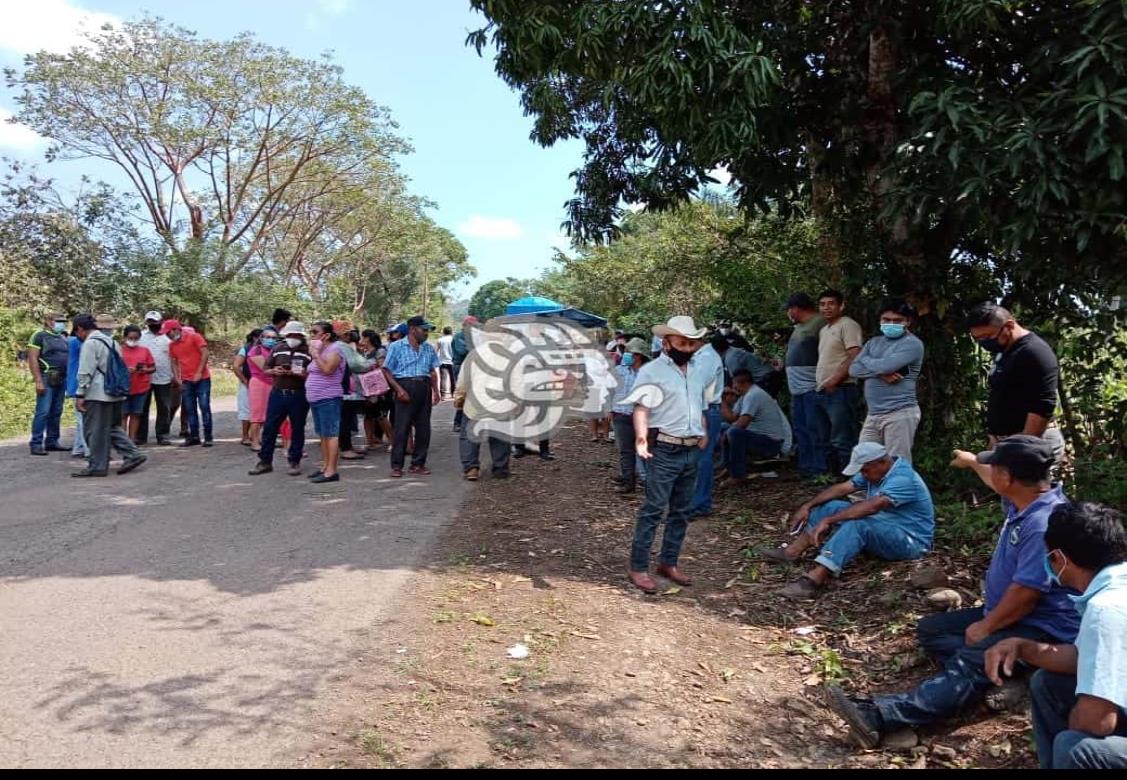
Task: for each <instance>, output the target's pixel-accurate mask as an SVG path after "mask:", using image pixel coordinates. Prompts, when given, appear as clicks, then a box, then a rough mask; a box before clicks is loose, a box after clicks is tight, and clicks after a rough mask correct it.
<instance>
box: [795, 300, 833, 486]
mask: <svg viewBox="0 0 1127 780" xmlns="http://www.w3.org/2000/svg"><path fill="white" fill-rule="evenodd" d="M787 317H788V318H789V319H790V321H791V322H792V323H794V332H793V333H791V335H790V341H789V342H787V357H786V371H787V386H788V387H789V388H790V423H791V427H792V428H793V429H794V440H795V444H797V445H798V469H799V471H800V472H802V476H804V477H816V476H818V475H820V474H824V473H825V471H826V458H825V454H824V453H823V452H821V451H820V450H819V449H818V435H817V428H816V426H817V420H818V418H817V410H816V408H815V397H816V396H815V393H814V391H815V390H816V389H817V385H818V382H817V379H816V377H817V372H818V333H819V332H821V330H822V328H823V327H825V325H826V321H825V320H824V319H823V318H822V315H821V314H819V313H818V307H817V306H815V305H814V301H813V300H811V298H810V296H809V295H807V294H806V293H795V294H794V295H792V296H791V297H790V298H788V299H787ZM826 436H827V437H828V436H829V433H828V432H827V433H826Z"/></svg>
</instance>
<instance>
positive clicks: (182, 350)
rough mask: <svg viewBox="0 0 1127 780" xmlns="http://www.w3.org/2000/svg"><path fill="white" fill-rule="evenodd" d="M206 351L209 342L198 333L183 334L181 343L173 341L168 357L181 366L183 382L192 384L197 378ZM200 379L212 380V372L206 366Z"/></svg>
mask: <svg viewBox="0 0 1127 780" xmlns="http://www.w3.org/2000/svg"><path fill="white" fill-rule="evenodd" d="M205 349H207V341H206V340H205V339H204V337H203V336H201V335H200V334H198V333H183V334H182V335H181V336H180V340H179V341H173V342H172V343H171V344H170V345H169V346H168V356H169V357H170V358H172V359H173V360H175V361H176V362H177V363H179V364H180V381H181V382H191V381H192V380H194V379H195V378H196V372H197V371H199V370H200V362H201V361H202V359H203V351H204V350H205ZM200 379H211V372H210V371H209V370H208V368H207V366H206V365H205V366H204V367H203V374H201V375H200Z"/></svg>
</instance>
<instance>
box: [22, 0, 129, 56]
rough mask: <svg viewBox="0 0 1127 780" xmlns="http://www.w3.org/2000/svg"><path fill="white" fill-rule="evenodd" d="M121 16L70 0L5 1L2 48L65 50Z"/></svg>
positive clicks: (28, 52) (78, 43) (26, 52)
mask: <svg viewBox="0 0 1127 780" xmlns="http://www.w3.org/2000/svg"><path fill="white" fill-rule="evenodd" d="M119 21H120V20H119V19H118V18H117V17H116V16H112V15H111V14H106V13H101V12H99V11H88V10H86V9H85V8H80V7H79V6H77V5H75V4H74V3H71V2H68V0H23V2H9V3H4V14H3V23H0V50H3V51H9V52H14V53H16V54H32V53H34V52H37V51H40V50H42V49H46V50H47V51H52V52H66V51H69V50H70V49H71V48H72V47H74V46H80V45H82V44H83V43H84V42H85V40H86V39H85V36H84V33H88V32H96V31H97V30H98V29H99V28H101V26H102V25H104V24H107V23H109V24H116V23H118V22H119Z"/></svg>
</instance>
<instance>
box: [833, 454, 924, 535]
mask: <svg viewBox="0 0 1127 780" xmlns="http://www.w3.org/2000/svg"><path fill="white" fill-rule="evenodd" d="M892 460H893V462H892V468H891V469H889V470H888V473H887V474H885V475H884V479H882V480H881V481H880V482H877V483H873V482H870V481H869V480H867V479H865V476H864V475H863V474H857V475H856V476H854V477H853V486H854V487H856V488H858V489H860V490H864V491H865V498H866V499H870V498H876V497H877V496H887V497H888V499H889V500H890V501H891V502H892V506H889V507H886V508H885V509H882V510H881V511H880V512H879V514H881V515H883V516H885V517H889V518H891V519H893V520H895V521H896V522H897V523H898V524H899V525H900V528H901V529H902V530H903V531H904V533H905V534H907V535H908V536H910V537H911V538H912V539H913V540H915V541H916V542H919V543H920V544H922V545H924V546H925V547H927V548H929V549H930V548H931V539H932V537H933V536H934V535H935V506H934V505H933V504H932V503H931V491H930V490H928V489H927V484H926V483H924V480H923V477H921V476H920V475H919V474H917V473H916V470H915V469H914V468H912V464H911V463H909V462H908V461H906V460H904V459H903V458H893V459H892Z"/></svg>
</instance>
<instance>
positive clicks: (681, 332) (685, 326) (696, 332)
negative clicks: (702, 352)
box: [653, 315, 708, 339]
mask: <svg viewBox="0 0 1127 780" xmlns="http://www.w3.org/2000/svg"><path fill="white" fill-rule="evenodd" d="M653 333H654V335H655V336H659V337H661V338H665V337H666V336H684V337H685V338H687V339H703V338H704V337H705V336H706V335H708V328H698V327H697V324H696V322H694V321H693V318H692V317H686V316H683V315H682V316H680V317H672V318H670V320H669V322H668V323H666V324H665V325H655V326H654V329H653Z"/></svg>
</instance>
